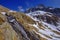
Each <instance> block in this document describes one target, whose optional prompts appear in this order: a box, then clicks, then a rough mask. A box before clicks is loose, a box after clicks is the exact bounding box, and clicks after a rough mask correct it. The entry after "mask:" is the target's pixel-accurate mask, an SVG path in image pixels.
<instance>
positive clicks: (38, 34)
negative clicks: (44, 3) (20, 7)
mask: <svg viewBox="0 0 60 40" xmlns="http://www.w3.org/2000/svg"><path fill="white" fill-rule="evenodd" d="M3 13H7V14H8V15H11V16H13V17H14V18H15V19H16V20H17V22H18V23H19V24H21V25H22V27H23V28H24V30H25V32H26V34H27V36H28V38H29V39H30V40H60V19H59V17H57V16H55V15H53V14H51V15H50V14H47V13H48V12H41V13H42V14H44V15H45V16H44V15H42V14H40V13H39V14H38V15H37V14H36V15H34V14H35V13H36V12H35V13H34V14H33V12H31V13H28V14H24V13H20V12H17V11H13V10H10V9H8V8H5V7H3V6H0V40H26V39H25V38H24V37H23V35H22V34H21V32H19V31H18V29H17V31H18V32H16V31H15V30H14V28H13V27H12V26H11V24H10V23H9V22H8V20H7V17H6V16H5V15H3ZM43 16H44V17H47V18H46V19H45V18H44V17H43ZM40 19H41V20H40ZM44 20H48V21H44ZM16 27H17V26H16Z"/></svg>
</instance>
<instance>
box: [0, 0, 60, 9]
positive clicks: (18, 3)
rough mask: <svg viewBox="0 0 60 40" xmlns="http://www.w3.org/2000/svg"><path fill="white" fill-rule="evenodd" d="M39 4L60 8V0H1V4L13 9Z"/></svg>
mask: <svg viewBox="0 0 60 40" xmlns="http://www.w3.org/2000/svg"><path fill="white" fill-rule="evenodd" d="M38 4H44V5H45V6H52V7H58V8H60V0H0V5H3V6H5V7H7V8H9V9H12V10H18V8H22V9H26V8H30V7H34V6H36V5H38Z"/></svg>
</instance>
